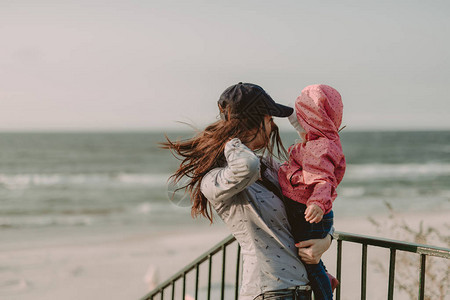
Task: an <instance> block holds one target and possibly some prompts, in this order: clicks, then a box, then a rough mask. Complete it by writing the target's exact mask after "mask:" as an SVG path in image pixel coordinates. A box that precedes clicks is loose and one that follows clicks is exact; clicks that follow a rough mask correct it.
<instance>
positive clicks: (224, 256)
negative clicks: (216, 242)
mask: <svg viewBox="0 0 450 300" xmlns="http://www.w3.org/2000/svg"><path fill="white" fill-rule="evenodd" d="M226 247H227V246H226V245H223V246H222V286H221V288H220V300H224V299H225V264H226V258H227V252H226V249H227V248H226Z"/></svg>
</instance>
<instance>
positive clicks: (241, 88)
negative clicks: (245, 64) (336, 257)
mask: <svg viewBox="0 0 450 300" xmlns="http://www.w3.org/2000/svg"><path fill="white" fill-rule="evenodd" d="M218 105H219V110H220V116H221V120H219V121H217V122H215V123H213V124H211V125H209V126H208V127H207V128H206V129H205V130H204V131H202V132H200V133H199V134H197V135H196V136H195V137H193V138H192V139H189V140H185V141H178V142H172V141H170V140H169V139H167V141H168V142H167V143H164V144H163V145H164V146H163V147H164V148H166V149H170V150H172V151H174V152H175V154H177V155H178V156H180V157H182V159H183V161H182V163H181V164H180V167H179V169H178V170H177V171H176V172H175V174H174V175H173V176H172V177H173V178H174V179H175V181H177V180H179V179H181V178H182V177H183V176H188V177H190V182H189V183H188V185H187V186H186V187H187V188H188V191H189V193H190V195H191V199H192V203H193V204H192V215H193V216H194V217H195V216H198V215H203V216H205V217H207V218H208V219H209V220H210V221H211V222H212V220H213V219H212V208H214V210H215V211H216V212H217V214H218V216H219V217H220V218H221V219H222V220H223V221H224V222H225V223H226V225H227V227H228V228H229V229H230V231H231V232H232V234H233V235H234V236H235V237H236V239H237V241H238V242H239V244H240V246H241V249H242V255H243V276H242V286H241V290H240V298H239V299H241V300H251V299H310V297H311V291H310V288H309V286H307V283H308V279H307V275H306V271H305V268H304V265H303V264H302V262H301V261H300V259H299V258H298V256H297V254H298V255H299V256H300V257H301V258H302V259H303V261H305V262H309V263H318V262H319V260H320V257H321V255H322V254H323V253H324V252H325V251H326V250H327V249H328V247H329V246H330V243H331V235H328V236H327V237H326V238H324V239H321V240H309V241H305V242H302V243H299V244H298V245H297V247H299V248H298V249H297V248H296V245H295V242H294V239H293V237H292V235H291V233H290V226H289V223H288V221H287V216H286V212H285V209H284V205H283V202H282V197H283V196H282V194H281V191H280V188H279V184H278V177H277V170H278V167H279V164H278V163H277V162H276V161H275V160H274V159H273V158H275V157H276V158H278V159H286V156H287V153H286V150H285V148H284V147H283V145H282V142H281V139H280V136H279V132H278V127H277V126H276V125H275V123H274V122H273V119H272V116H275V117H288V116H289V115H291V114H292V112H293V110H292V108H290V107H287V106H284V105H281V104H277V103H275V101H273V99H272V98H271V97H270V96H269V95H268V94H267V93H266V92H265V91H264V90H263V89H262V88H261V87H259V86H257V85H254V84H250V83H241V82H240V83H238V84H236V85H233V86H231V87H229V88H228V89H226V90H225V92H224V93H223V94H222V95H221V97H220V99H219V103H218ZM275 147H276V150H277V151H276V155H275V153H274V148H275ZM255 152H257V153H260V155H261V156H257V155H256V154H255ZM266 152H267V155H265V154H266ZM211 207H212V208H211Z"/></svg>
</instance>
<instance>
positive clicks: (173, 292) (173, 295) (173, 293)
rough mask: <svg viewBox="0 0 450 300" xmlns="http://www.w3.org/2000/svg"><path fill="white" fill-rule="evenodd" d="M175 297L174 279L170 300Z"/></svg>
mask: <svg viewBox="0 0 450 300" xmlns="http://www.w3.org/2000/svg"><path fill="white" fill-rule="evenodd" d="M174 299H175V280H174V281H172V300H174Z"/></svg>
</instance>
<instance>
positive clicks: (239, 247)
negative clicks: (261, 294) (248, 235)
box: [234, 244, 241, 299]
mask: <svg viewBox="0 0 450 300" xmlns="http://www.w3.org/2000/svg"><path fill="white" fill-rule="evenodd" d="M240 266H241V246H240V245H239V244H238V246H237V263H236V283H235V287H234V299H237V298H238V297H239V271H240Z"/></svg>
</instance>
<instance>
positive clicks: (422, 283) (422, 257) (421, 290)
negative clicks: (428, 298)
mask: <svg viewBox="0 0 450 300" xmlns="http://www.w3.org/2000/svg"><path fill="white" fill-rule="evenodd" d="M426 259H427V256H426V255H425V254H421V255H420V280H419V300H423V299H425V268H426V265H425V262H426Z"/></svg>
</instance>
